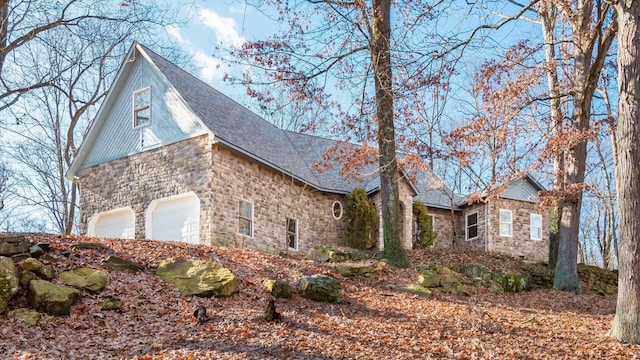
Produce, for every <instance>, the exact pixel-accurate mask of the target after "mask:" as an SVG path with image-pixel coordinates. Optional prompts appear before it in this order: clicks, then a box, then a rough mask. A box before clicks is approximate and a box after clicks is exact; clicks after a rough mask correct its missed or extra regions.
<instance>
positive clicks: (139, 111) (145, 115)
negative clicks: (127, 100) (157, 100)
mask: <svg viewBox="0 0 640 360" xmlns="http://www.w3.org/2000/svg"><path fill="white" fill-rule="evenodd" d="M150 123H151V88H148V87H147V88H144V89H140V90H136V91H134V92H133V127H139V126H146V125H149V124H150Z"/></svg>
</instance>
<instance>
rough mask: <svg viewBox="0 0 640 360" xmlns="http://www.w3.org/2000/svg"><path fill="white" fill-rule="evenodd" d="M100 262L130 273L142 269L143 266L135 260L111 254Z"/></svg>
mask: <svg viewBox="0 0 640 360" xmlns="http://www.w3.org/2000/svg"><path fill="white" fill-rule="evenodd" d="M102 263H103V264H104V265H106V266H107V267H109V268H110V269H114V270H119V271H128V272H130V273H136V272H138V271H140V270H142V269H143V266H142V265H140V264H138V263H136V262H133V261H130V260H126V259H122V258H119V257H117V256H113V255H109V256H107V257H106V258H104V260H102Z"/></svg>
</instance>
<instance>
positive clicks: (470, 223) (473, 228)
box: [466, 212, 478, 240]
mask: <svg viewBox="0 0 640 360" xmlns="http://www.w3.org/2000/svg"><path fill="white" fill-rule="evenodd" d="M466 222H467V224H466V227H467V231H466V233H467V240H473V239H476V238H478V213H477V212H474V213H471V214H467V220H466Z"/></svg>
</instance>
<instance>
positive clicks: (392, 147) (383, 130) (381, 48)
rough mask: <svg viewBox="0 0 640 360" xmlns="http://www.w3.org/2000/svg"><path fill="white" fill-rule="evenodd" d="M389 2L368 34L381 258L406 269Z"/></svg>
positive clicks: (378, 6)
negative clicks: (373, 91) (377, 154)
mask: <svg viewBox="0 0 640 360" xmlns="http://www.w3.org/2000/svg"><path fill="white" fill-rule="evenodd" d="M390 13H391V1H390V0H374V1H373V12H372V24H373V26H372V32H373V34H371V40H370V41H371V42H370V46H371V66H372V68H373V74H374V77H375V89H376V111H377V120H378V146H379V148H380V193H381V195H382V224H383V237H384V250H383V252H382V257H383V258H385V259H387V260H389V262H390V263H391V264H392V265H394V266H397V267H407V266H408V265H409V260H408V259H407V255H406V254H405V252H404V248H403V244H402V237H401V234H402V229H401V226H400V224H401V223H402V221H401V220H402V218H401V216H402V213H401V210H400V199H399V192H398V165H397V162H396V142H395V126H394V120H393V91H392V73H391V54H390V48H389V46H390V45H389V42H390V39H391V16H390Z"/></svg>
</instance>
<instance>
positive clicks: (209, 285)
mask: <svg viewBox="0 0 640 360" xmlns="http://www.w3.org/2000/svg"><path fill="white" fill-rule="evenodd" d="M156 275H158V276H159V277H160V278H161V279H162V280H164V281H166V282H168V283H170V284H172V285H174V286H175V287H177V288H178V290H180V294H182V296H189V295H196V296H201V297H211V296H215V297H227V296H231V295H233V294H235V293H237V292H238V291H239V288H238V279H237V278H236V277H235V276H234V275H233V274H232V273H231V271H230V270H229V269H227V268H225V267H223V266H222V265H220V264H218V263H217V262H213V261H204V260H184V259H167V260H162V261H160V263H159V264H158V269H157V270H156Z"/></svg>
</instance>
